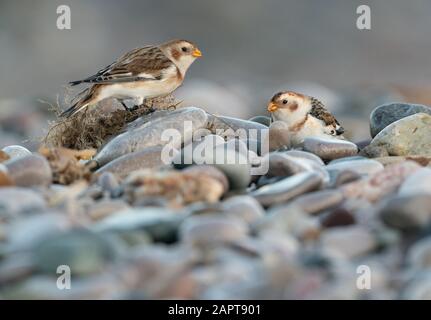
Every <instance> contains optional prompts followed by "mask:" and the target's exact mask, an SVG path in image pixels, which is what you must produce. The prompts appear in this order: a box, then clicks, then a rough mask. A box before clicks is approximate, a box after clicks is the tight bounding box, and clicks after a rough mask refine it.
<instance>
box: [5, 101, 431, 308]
mask: <svg viewBox="0 0 431 320" xmlns="http://www.w3.org/2000/svg"><path fill="white" fill-rule="evenodd" d="M364 105H365V107H364V108H363V110H365V111H363V112H365V115H364V116H363V117H362V118H361V119H365V120H361V121H358V120H357V119H356V118H355V117H353V116H351V117H350V118H348V119H347V120H346V121H345V122H344V123H345V124H344V127H345V129H346V139H344V140H342V139H324V138H322V137H308V138H306V139H305V141H304V143H303V145H302V146H301V147H297V146H292V145H291V142H290V141H289V132H288V130H287V129H286V128H284V127H283V125H282V124H280V123H278V122H271V121H270V118H269V117H268V114H267V113H266V112H265V107H262V112H261V114H259V115H257V116H255V117H253V118H250V119H244V118H237V117H230V116H225V115H223V114H213V113H211V112H207V111H206V109H205V106H191V105H181V106H179V107H177V108H176V109H175V110H174V109H166V108H165V109H164V110H157V111H155V112H152V113H145V114H140V115H139V116H137V117H136V119H131V120H130V121H129V122H128V123H126V124H124V125H122V127H121V130H118V131H116V132H115V134H112V133H110V134H109V135H108V136H107V137H105V138H106V139H105V138H104V139H105V140H104V141H103V143H101V144H100V145H93V147H92V148H82V149H81V150H77V149H73V148H70V147H67V148H65V147H62V146H60V145H59V144H58V143H57V145H54V144H51V145H49V144H43V143H41V142H39V141H37V142H35V141H34V140H32V141H30V142H27V143H20V141H24V140H25V139H28V138H32V137H34V136H35V135H36V134H35V133H34V131H36V130H33V132H32V131H30V129H31V128H33V127H32V123H28V122H25V124H23V122H22V120H23V119H24V117H23V116H21V114H20V113H19V110H17V109H14V108H10V109H5V110H9V111H7V112H3V114H0V126H2V128H3V129H2V130H3V131H4V132H2V133H4V134H2V136H1V137H0V149H1V151H0V299H172V298H177V299H359V300H361V299H365V300H368V299H430V298H431V277H430V267H431V236H430V233H429V231H430V227H431V169H430V168H429V166H430V161H431V139H430V137H431V107H428V106H425V105H419V104H411V103H407V102H385V103H376V101H368V102H365V103H364ZM109 108H111V109H112V106H108V107H106V109H109ZM111 109H109V110H111ZM114 109H115V108H114ZM35 113H36V114H37V117H33V118H32V119H38V121H39V122H40V123H45V122H44V121H45V115H44V114H43V113H41V112H40V111H37V112H36V111H35ZM341 119H343V117H341ZM34 121H36V120H34ZM185 122H188V123H190V124H191V125H190V126H188V127H187V129H184V128H185V126H184V123H185ZM6 123H15V124H16V125H15V126H13V129H8V128H7V126H6V125H5V124H6ZM20 124H21V126H22V128H23V129H22V130H21V131H20V130H19V128H20V126H19V125H20ZM44 125H46V124H44ZM35 127H36V125H35ZM11 128H12V127H11ZM29 128H30V129H29ZM168 128H170V129H177V130H178V132H180V133H181V136H180V137H179V138H178V139H173V140H171V141H170V143H172V146H173V147H174V149H175V152H174V154H172V162H171V163H166V161H162V157H161V153H162V151H163V148H164V147H165V146H166V144H167V143H168V142H167V141H166V140H165V139H162V133H163V131H164V130H166V129H168ZM241 129H242V130H245V131H247V132H249V131H250V130H254V131H256V132H259V133H260V134H259V135H258V136H257V138H255V137H253V138H251V137H249V136H246V137H240V138H238V137H237V136H235V134H232V133H235V132H237V130H241ZM349 131H350V133H349ZM198 132H204V134H203V135H204V136H205V137H206V138H207V139H204V140H202V141H190V138H189V137H190V136H192V135H194V134H196V133H198ZM220 132H222V133H223V134H221V133H220ZM355 132H361V133H362V132H366V133H367V135H368V138H367V139H362V140H361V141H358V140H355ZM349 134H350V135H349ZM265 143H266V144H265ZM206 144H209V146H207V145H206ZM256 145H259V146H264V147H259V148H257V149H256V148H254V146H256ZM207 147H208V148H207ZM199 148H200V149H202V150H203V149H205V150H211V152H209V153H206V154H205V159H206V160H213V157H214V155H215V154H216V152H215V151H217V150H222V149H223V150H227V152H226V157H227V159H234V160H235V161H232V162H229V161H227V162H225V163H215V164H214V163H212V162H211V161H207V163H203V164H202V163H198V161H197V159H194V156H193V153H192V156H191V157H190V153H187V152H186V150H197V149H199ZM30 150H31V151H30ZM187 157H188V158H187ZM238 159H239V160H241V159H242V160H243V161H239V160H238ZM185 160H187V161H185ZM261 166H264V167H265V168H267V170H265V171H262V172H260V171H259V170H257V168H259V167H261ZM60 266H66V267H67V268H68V269H69V270H70V272H71V287H70V288H68V289H64V288H63V289H61V288H59V283H58V281H59V276H60V275H61V274H62V273H61V270H62V269H58V268H59V267H60ZM59 270H60V271H59ZM60 287H61V285H60Z"/></svg>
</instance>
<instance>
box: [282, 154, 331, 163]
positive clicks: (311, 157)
mask: <svg viewBox="0 0 431 320" xmlns="http://www.w3.org/2000/svg"><path fill="white" fill-rule="evenodd" d="M280 153H283V154H286V155H288V156H291V157H295V158H299V159H308V160H311V161H314V162H316V163H317V164H320V165H322V166H323V165H325V163H324V162H323V160H322V159H320V158H319V157H318V156H316V155H315V154H314V153H311V152H306V151H302V150H287V151H280Z"/></svg>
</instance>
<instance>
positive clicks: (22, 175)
mask: <svg viewBox="0 0 431 320" xmlns="http://www.w3.org/2000/svg"><path fill="white" fill-rule="evenodd" d="M4 165H5V166H6V168H7V174H8V176H9V177H10V178H11V179H12V181H13V182H14V183H15V185H17V186H20V187H31V186H47V185H49V184H51V181H52V171H51V167H50V166H49V163H48V161H47V160H46V159H45V158H44V157H42V156H40V155H29V156H21V157H16V158H12V159H10V160H8V161H6V162H5V163H4Z"/></svg>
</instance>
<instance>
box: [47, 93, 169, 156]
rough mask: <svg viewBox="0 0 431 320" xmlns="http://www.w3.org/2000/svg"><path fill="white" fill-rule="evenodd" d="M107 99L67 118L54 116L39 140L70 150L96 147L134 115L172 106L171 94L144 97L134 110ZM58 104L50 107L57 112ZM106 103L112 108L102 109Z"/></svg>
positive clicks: (132, 119)
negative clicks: (141, 104) (43, 135)
mask: <svg viewBox="0 0 431 320" xmlns="http://www.w3.org/2000/svg"><path fill="white" fill-rule="evenodd" d="M108 100H110V101H108V102H107V101H106V100H105V101H102V102H101V103H100V104H99V105H98V106H96V107H93V108H87V109H86V110H83V111H82V112H78V113H77V114H75V115H73V116H72V117H70V118H58V119H57V120H56V121H54V122H52V123H50V127H49V130H48V132H47V134H46V136H45V138H44V139H43V144H44V145H46V146H48V147H65V148H69V149H74V150H83V149H92V148H94V149H98V148H100V147H101V146H102V145H103V144H105V143H106V142H107V141H108V140H109V139H110V138H111V137H113V136H115V135H117V134H119V133H121V132H122V131H123V130H124V128H125V126H126V125H127V124H128V123H130V122H132V121H134V120H136V119H137V118H139V117H141V116H144V115H147V114H149V113H151V112H152V111H154V110H164V109H169V108H171V107H173V106H174V107H175V106H176V103H175V99H174V97H173V96H172V95H168V96H165V97H159V98H155V99H148V100H146V101H145V104H144V105H143V106H142V107H140V108H137V109H134V110H125V109H121V107H120V108H118V105H117V106H116V109H115V108H112V106H114V104H115V103H117V104H118V102H116V101H115V100H114V99H108ZM109 104H110V105H109ZM59 105H60V104H59V103H57V108H56V110H54V112H55V113H56V114H57V115H59V114H60V113H61V112H60V106H59ZM109 107H111V109H114V111H112V112H106V109H109Z"/></svg>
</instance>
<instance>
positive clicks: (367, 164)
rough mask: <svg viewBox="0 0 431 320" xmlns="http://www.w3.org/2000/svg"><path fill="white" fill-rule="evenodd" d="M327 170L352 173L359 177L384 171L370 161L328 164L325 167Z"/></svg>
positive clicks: (376, 163)
mask: <svg viewBox="0 0 431 320" xmlns="http://www.w3.org/2000/svg"><path fill="white" fill-rule="evenodd" d="M326 169H327V170H334V171H344V170H349V171H353V172H355V173H357V174H359V175H372V174H374V173H376V172H379V171H381V170H383V169H384V167H383V165H382V164H381V163H380V162H378V161H375V160H371V159H359V160H350V161H342V162H336V163H330V164H328V165H327V166H326Z"/></svg>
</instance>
